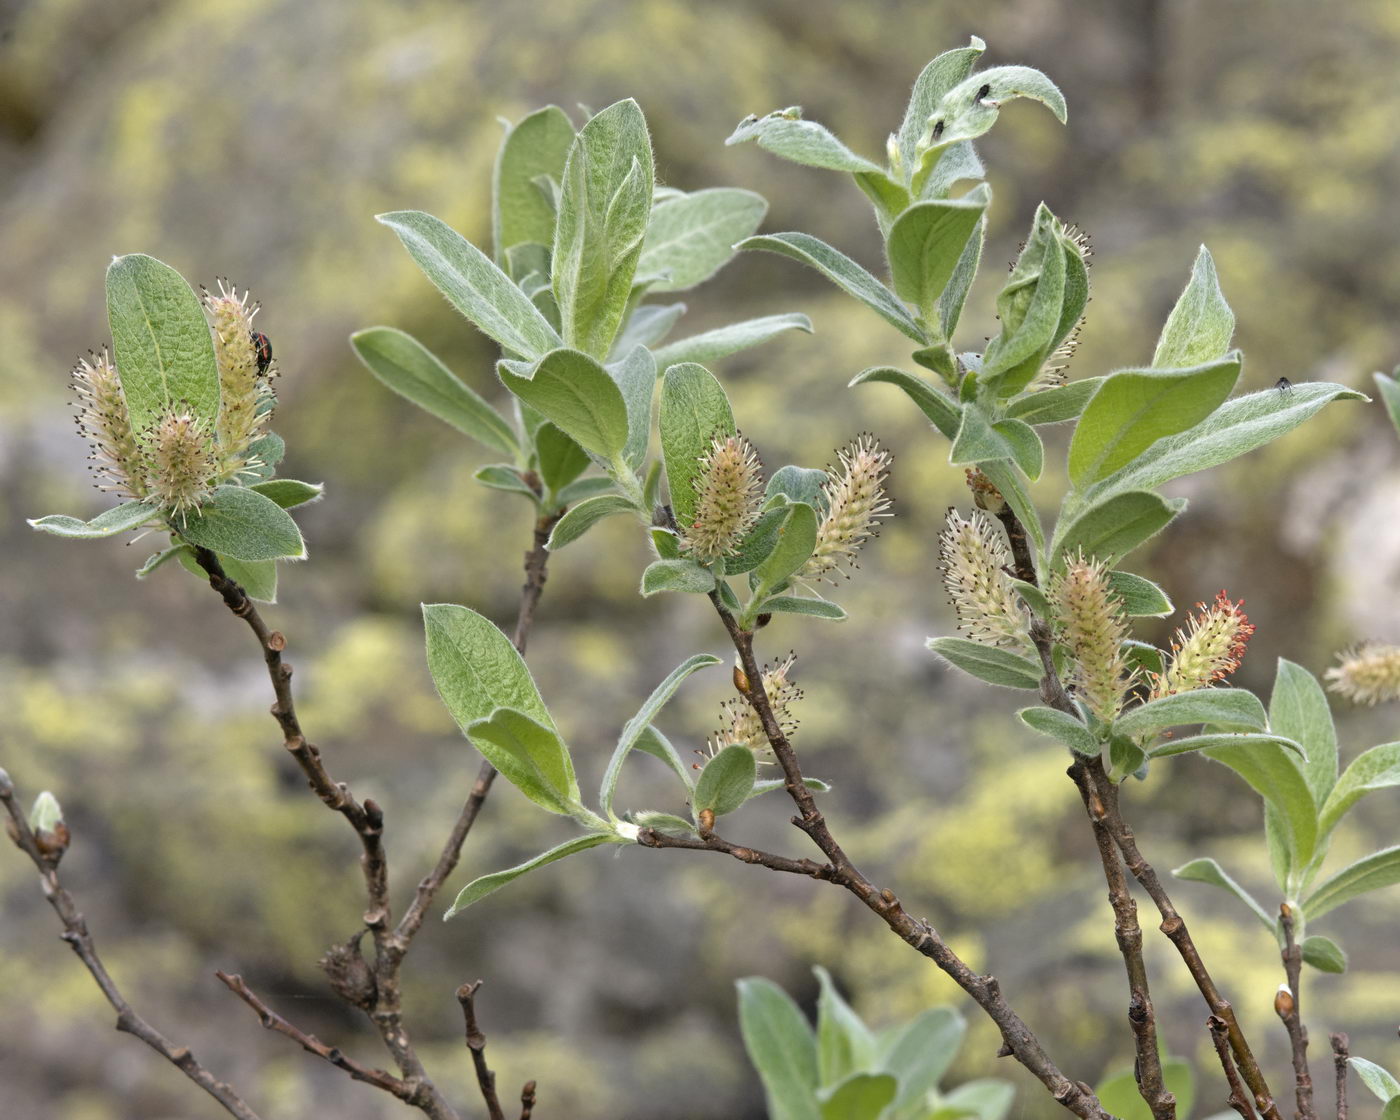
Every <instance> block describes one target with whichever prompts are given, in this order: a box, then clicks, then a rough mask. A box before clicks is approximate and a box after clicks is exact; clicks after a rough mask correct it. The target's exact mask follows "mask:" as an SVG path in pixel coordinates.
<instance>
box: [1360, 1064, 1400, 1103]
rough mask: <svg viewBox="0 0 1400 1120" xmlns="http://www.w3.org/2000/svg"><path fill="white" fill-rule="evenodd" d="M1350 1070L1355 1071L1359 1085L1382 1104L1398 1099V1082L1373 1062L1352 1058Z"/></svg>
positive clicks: (1399, 1094)
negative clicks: (1359, 1081)
mask: <svg viewBox="0 0 1400 1120" xmlns="http://www.w3.org/2000/svg"><path fill="white" fill-rule="evenodd" d="M1351 1068H1352V1069H1354V1070H1356V1075H1357V1076H1358V1077H1360V1078H1361V1083H1362V1084H1363V1085H1365V1086H1366V1088H1368V1089H1370V1090H1371V1092H1372V1093H1374V1094H1375V1095H1376V1098H1377V1099H1378V1100H1380V1101H1381V1102H1382V1103H1386V1102H1388V1101H1392V1100H1394V1099H1395V1098H1396V1097H1400V1081H1397V1080H1396V1079H1395V1078H1394V1077H1393V1076H1392V1075H1391V1074H1390V1071H1389V1070H1386V1069H1382V1068H1381V1067H1380V1066H1378V1065H1376V1063H1375V1062H1368V1061H1367V1060H1366V1059H1365V1058H1352V1059H1351Z"/></svg>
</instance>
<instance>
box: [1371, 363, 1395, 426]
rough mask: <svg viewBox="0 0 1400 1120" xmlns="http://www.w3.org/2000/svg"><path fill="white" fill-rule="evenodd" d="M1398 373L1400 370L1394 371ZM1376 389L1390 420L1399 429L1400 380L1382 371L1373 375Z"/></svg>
mask: <svg viewBox="0 0 1400 1120" xmlns="http://www.w3.org/2000/svg"><path fill="white" fill-rule="evenodd" d="M1396 372H1397V373H1400V370H1397V371H1396ZM1375 379H1376V389H1377V390H1378V391H1379V392H1380V395H1381V403H1382V404H1384V405H1385V411H1386V414H1387V415H1388V416H1389V417H1390V422H1391V423H1392V424H1393V425H1395V428H1396V430H1397V431H1400V381H1396V380H1395V378H1394V377H1388V376H1386V375H1385V374H1383V373H1378V374H1376V375H1375Z"/></svg>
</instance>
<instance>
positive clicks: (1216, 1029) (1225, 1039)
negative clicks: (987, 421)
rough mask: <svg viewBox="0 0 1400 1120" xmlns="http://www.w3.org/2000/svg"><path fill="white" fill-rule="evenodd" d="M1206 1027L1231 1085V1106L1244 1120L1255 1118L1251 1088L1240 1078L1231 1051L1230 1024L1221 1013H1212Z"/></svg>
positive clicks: (1226, 1078) (1227, 1080)
mask: <svg viewBox="0 0 1400 1120" xmlns="http://www.w3.org/2000/svg"><path fill="white" fill-rule="evenodd" d="M1206 1029H1207V1030H1209V1031H1210V1040H1211V1042H1212V1043H1214V1045H1215V1053H1216V1056H1217V1057H1219V1058H1220V1068H1221V1069H1223V1070H1224V1071H1225V1080H1226V1082H1227V1083H1228V1084H1229V1086H1230V1099H1229V1102H1228V1103H1229V1105H1230V1107H1231V1108H1233V1109H1234V1110H1235V1111H1236V1112H1238V1113H1239V1114H1240V1116H1241V1117H1242V1118H1243V1120H1254V1109H1252V1108H1251V1107H1250V1106H1249V1090H1248V1089H1246V1088H1245V1087H1244V1082H1243V1081H1241V1080H1240V1073H1239V1070H1237V1069H1236V1068H1235V1059H1234V1056H1233V1055H1232V1054H1231V1053H1230V1025H1229V1024H1228V1023H1226V1022H1225V1020H1224V1019H1222V1018H1220V1016H1219V1015H1212V1016H1211V1017H1210V1018H1209V1019H1207V1020H1206Z"/></svg>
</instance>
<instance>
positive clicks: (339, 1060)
mask: <svg viewBox="0 0 1400 1120" xmlns="http://www.w3.org/2000/svg"><path fill="white" fill-rule="evenodd" d="M214 975H215V976H217V977H218V978H219V979H220V980H221V981H222V982H223V983H224V985H225V986H226V987H227V988H228V990H229V991H231V992H232V993H233V994H234V995H236V996H237V997H238V998H239V999H241V1000H242V1001H243V1002H244V1003H246V1004H247V1005H248V1006H249V1007H251V1008H252V1009H253V1011H254V1012H255V1013H256V1015H257V1016H258V1018H259V1019H260V1020H261V1021H262V1025H263V1026H264V1027H266V1028H267V1029H268V1030H270V1031H273V1032H274V1033H276V1034H280V1035H284V1036H285V1037H287V1038H290V1039H291V1040H292V1041H293V1042H295V1043H296V1044H297V1045H299V1046H300V1047H301V1048H302V1049H303V1050H305V1051H306V1052H307V1053H309V1054H315V1055H316V1057H318V1058H324V1059H325V1060H326V1061H328V1062H330V1064H331V1065H333V1066H335V1067H336V1068H337V1069H343V1070H344V1071H345V1072H346V1073H348V1074H349V1075H350V1076H351V1077H353V1078H354V1079H355V1080H356V1081H363V1082H364V1083H365V1084H367V1085H373V1086H374V1087H375V1088H376V1089H383V1090H384V1091H385V1092H386V1093H391V1094H393V1095H394V1096H396V1097H398V1098H399V1100H401V1101H403V1102H405V1103H406V1104H414V1103H416V1102H415V1100H414V1097H415V1095H416V1092H417V1090H416V1089H415V1087H414V1086H412V1085H410V1084H409V1083H408V1082H407V1081H403V1080H401V1079H399V1078H397V1077H395V1076H394V1075H393V1074H391V1073H387V1072H385V1071H384V1070H382V1069H371V1068H370V1067H369V1066H366V1065H361V1064H360V1063H359V1062H357V1061H355V1059H353V1058H350V1057H347V1056H346V1055H345V1052H344V1051H342V1050H341V1049H340V1048H339V1047H337V1046H327V1045H326V1044H325V1043H324V1042H322V1041H321V1040H320V1039H319V1038H317V1037H316V1036H315V1035H313V1034H307V1033H306V1032H305V1031H303V1030H302V1029H301V1028H300V1027H297V1026H294V1025H293V1024H291V1023H289V1022H288V1021H287V1020H286V1019H284V1018H282V1016H280V1015H278V1014H277V1012H275V1011H273V1010H272V1008H270V1007H268V1005H267V1004H265V1003H264V1002H263V1001H262V1000H261V999H259V998H258V996H257V995H256V994H255V993H254V992H253V990H252V989H251V988H249V987H248V985H247V983H246V982H245V981H244V979H243V977H241V976H239V975H238V974H237V973H233V974H232V975H230V974H229V973H227V972H223V971H219V972H215V973H214Z"/></svg>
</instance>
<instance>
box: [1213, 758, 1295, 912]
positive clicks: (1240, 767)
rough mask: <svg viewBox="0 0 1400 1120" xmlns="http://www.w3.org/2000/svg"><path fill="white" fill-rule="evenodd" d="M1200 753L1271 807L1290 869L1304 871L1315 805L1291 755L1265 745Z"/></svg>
mask: <svg viewBox="0 0 1400 1120" xmlns="http://www.w3.org/2000/svg"><path fill="white" fill-rule="evenodd" d="M1203 753H1204V754H1205V756H1206V757H1207V758H1212V759H1214V760H1215V761H1216V762H1221V763H1224V764H1225V765H1226V766H1228V767H1229V768H1230V769H1231V770H1233V771H1235V773H1236V774H1238V775H1239V776H1240V777H1242V778H1243V779H1244V780H1245V781H1246V782H1248V783H1249V784H1250V785H1251V786H1252V787H1253V788H1254V790H1255V792H1256V793H1258V794H1259V796H1261V797H1262V798H1264V800H1265V801H1266V802H1268V803H1269V805H1271V806H1272V807H1273V809H1274V812H1275V813H1277V814H1278V817H1277V821H1278V827H1279V828H1281V829H1282V830H1283V837H1282V839H1283V842H1284V844H1285V849H1286V851H1287V853H1288V858H1289V863H1290V865H1291V866H1292V867H1306V866H1307V863H1308V861H1309V860H1310V859H1312V856H1313V851H1314V848H1315V845H1316V842H1317V803H1316V802H1315V801H1314V800H1313V796H1312V792H1311V791H1310V790H1309V789H1308V783H1307V780H1306V779H1305V778H1304V777H1303V771H1302V769H1301V768H1300V766H1299V765H1298V763H1297V762H1296V761H1295V760H1294V757H1293V755H1292V754H1291V753H1290V752H1289V751H1288V750H1287V749H1285V748H1284V747H1283V746H1281V745H1275V744H1268V743H1265V744H1246V745H1237V746H1221V747H1211V748H1209V749H1207V750H1206V751H1204V752H1203ZM1308 915H1309V916H1310V917H1311V915H1312V911H1308Z"/></svg>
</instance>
